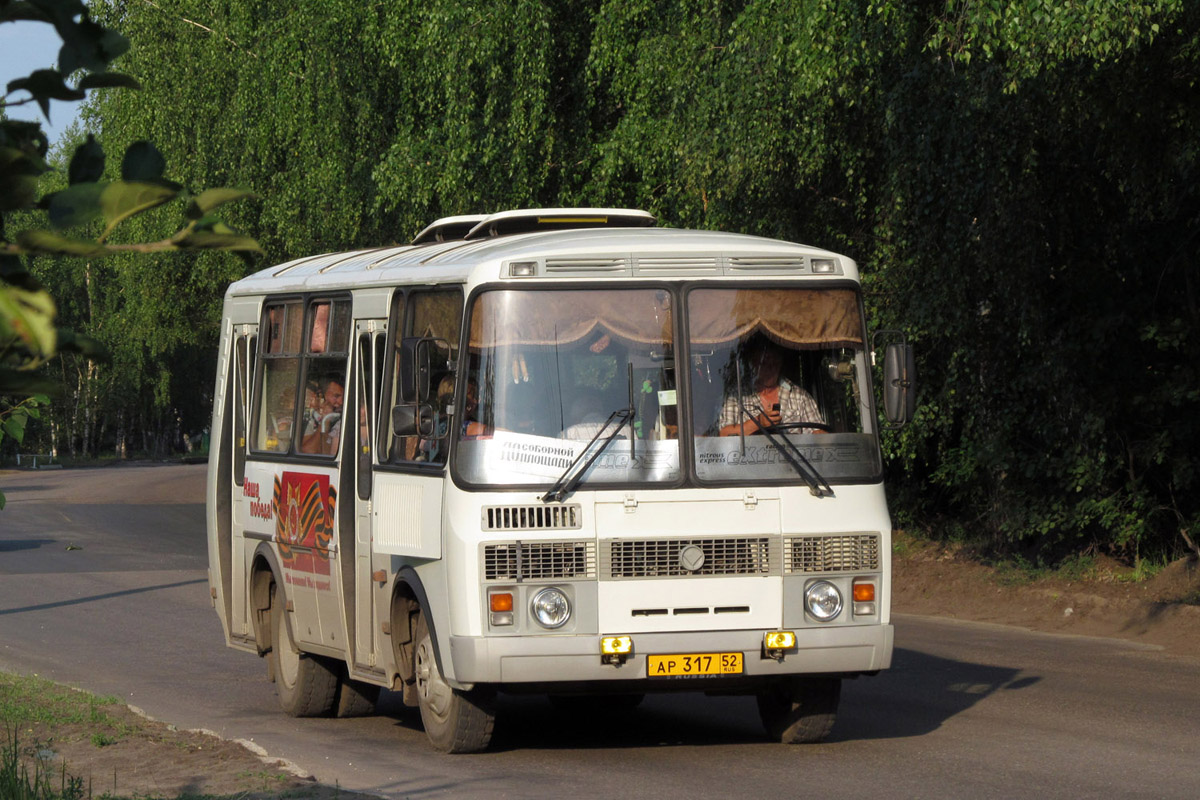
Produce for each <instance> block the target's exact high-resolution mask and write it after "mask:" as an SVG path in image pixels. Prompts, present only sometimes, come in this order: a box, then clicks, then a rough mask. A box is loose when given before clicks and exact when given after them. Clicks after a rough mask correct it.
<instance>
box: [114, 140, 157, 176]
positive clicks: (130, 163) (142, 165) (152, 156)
mask: <svg viewBox="0 0 1200 800" xmlns="http://www.w3.org/2000/svg"><path fill="white" fill-rule="evenodd" d="M166 168H167V161H166V159H164V158H163V157H162V153H160V152H158V148H157V147H155V146H154V144H153V143H152V142H147V141H145V140H142V141H138V142H134V143H133V144H131V145H129V149H127V150H126V151H125V158H124V159H122V161H121V179H122V180H126V181H154V180H158V179H160V178H162V174H163V170H165V169H166Z"/></svg>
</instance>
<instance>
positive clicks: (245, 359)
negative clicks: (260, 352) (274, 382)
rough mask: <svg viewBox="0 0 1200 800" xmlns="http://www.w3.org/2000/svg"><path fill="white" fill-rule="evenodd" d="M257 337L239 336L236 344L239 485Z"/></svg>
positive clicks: (235, 420)
mask: <svg viewBox="0 0 1200 800" xmlns="http://www.w3.org/2000/svg"><path fill="white" fill-rule="evenodd" d="M257 343H258V339H257V337H255V336H253V335H251V336H244V335H243V336H239V337H238V339H237V342H236V343H235V345H234V353H235V355H234V357H235V359H236V361H235V364H234V376H235V377H234V387H235V388H234V397H233V479H234V482H235V483H237V485H238V486H241V485H242V481H243V480H244V479H245V477H246V444H247V442H246V420H247V418H248V416H249V410H250V383H251V381H252V380H254V349H255V346H256V345H257Z"/></svg>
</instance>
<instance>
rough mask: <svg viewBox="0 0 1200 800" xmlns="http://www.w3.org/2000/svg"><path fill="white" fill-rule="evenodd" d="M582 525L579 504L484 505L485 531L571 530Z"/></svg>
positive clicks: (577, 528)
mask: <svg viewBox="0 0 1200 800" xmlns="http://www.w3.org/2000/svg"><path fill="white" fill-rule="evenodd" d="M581 527H583V522H582V520H581V518H580V511H579V504H578V503H571V504H568V505H562V506H559V505H555V506H546V505H536V506H486V507H484V509H483V529H484V530H485V531H573V530H579V528H581Z"/></svg>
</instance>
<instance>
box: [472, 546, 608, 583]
mask: <svg viewBox="0 0 1200 800" xmlns="http://www.w3.org/2000/svg"><path fill="white" fill-rule="evenodd" d="M483 577H484V580H488V581H551V580H554V581H560V580H569V579H583V578H595V577H596V544H595V542H510V543H508V544H489V545H485V546H484V548H483Z"/></svg>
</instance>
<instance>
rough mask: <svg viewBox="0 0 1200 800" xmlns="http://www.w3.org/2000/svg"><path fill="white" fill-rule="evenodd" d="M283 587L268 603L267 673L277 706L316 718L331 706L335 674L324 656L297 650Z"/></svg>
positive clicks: (330, 708)
mask: <svg viewBox="0 0 1200 800" xmlns="http://www.w3.org/2000/svg"><path fill="white" fill-rule="evenodd" d="M286 602H287V601H286V600H285V599H284V595H283V590H282V589H281V588H279V587H278V586H276V588H275V594H274V600H273V601H272V603H271V674H272V675H274V676H275V690H276V691H277V692H278V693H279V705H280V706H282V707H283V710H284V711H286V712H287V713H288V714H289V715H291V716H293V717H319V716H323V715H325V714H328V713H329V712H330V710H332V709H333V701H334V697H335V695H336V693H337V685H338V680H337V674H336V673H335V672H334V671H333V670H332V669H330V668H329V665H328V664H327V663H326V662H325V660H324V659H322V658H320V657H318V656H314V655H310V654H308V653H302V652H300V648H298V647H296V643H295V642H294V641H293V640H292V631H291V627H290V626H289V625H288V624H287V620H286V619H285V618H284V614H286V613H287V612H286V611H285V610H284V609H285V603H286Z"/></svg>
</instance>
